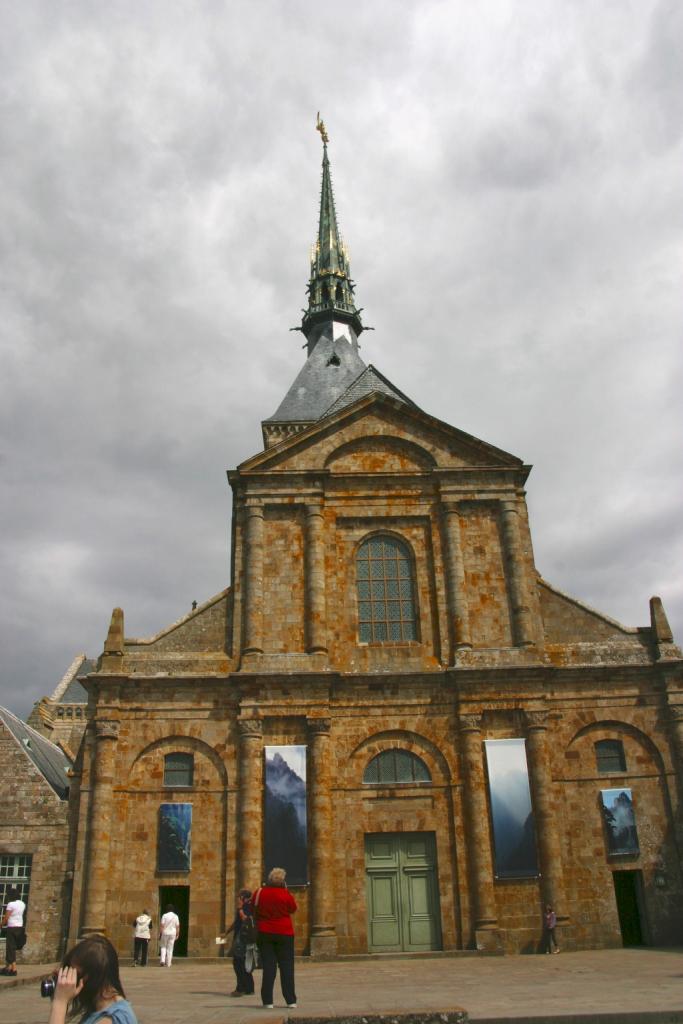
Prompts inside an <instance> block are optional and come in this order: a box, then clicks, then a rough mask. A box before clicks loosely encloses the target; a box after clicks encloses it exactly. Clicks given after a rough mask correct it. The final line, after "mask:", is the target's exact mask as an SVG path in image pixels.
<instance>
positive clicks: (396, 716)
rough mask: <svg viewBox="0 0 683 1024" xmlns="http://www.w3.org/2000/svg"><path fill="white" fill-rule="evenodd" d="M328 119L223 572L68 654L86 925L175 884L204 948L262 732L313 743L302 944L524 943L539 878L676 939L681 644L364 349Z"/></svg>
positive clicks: (574, 917) (117, 926)
mask: <svg viewBox="0 0 683 1024" xmlns="http://www.w3.org/2000/svg"><path fill="white" fill-rule="evenodd" d="M323 131H324V129H323ZM323 139H324V142H325V145H324V155H323V175H322V188H321V202H320V224H319V234H318V241H317V244H316V247H315V250H314V253H313V258H312V264H311V277H310V282H309V287H308V297H309V304H308V309H307V311H306V313H305V315H304V318H303V322H302V327H301V329H302V331H303V333H304V336H305V338H306V342H307V358H306V361H305V363H304V365H303V367H302V369H301V372H300V373H299V375H298V377H297V379H296V380H295V381H294V384H293V385H292V387H291V388H290V391H289V392H288V393H287V395H286V396H285V398H284V400H283V402H282V403H281V405H280V407H279V409H278V410H277V411H276V412H275V414H274V415H273V416H271V417H270V418H269V419H266V420H264V422H263V438H264V448H263V450H262V451H260V452H258V453H257V454H255V455H253V456H252V457H250V458H248V459H247V460H246V461H245V462H243V463H242V464H241V465H240V466H239V467H238V468H237V469H235V470H233V471H231V472H229V473H228V478H229V482H230V486H231V487H232V491H233V512H232V559H231V575H230V585H229V587H228V588H227V589H226V590H225V591H223V592H222V593H220V594H218V595H217V596H215V597H213V598H211V599H210V600H208V601H206V602H205V603H204V604H202V605H200V606H199V607H197V608H195V609H193V611H192V612H191V613H190V614H188V615H186V616H185V617H183V618H182V619H180V620H179V621H178V622H175V623H173V624H172V625H171V626H169V627H168V628H166V629H164V630H162V631H161V632H160V633H158V634H157V635H155V636H153V637H151V638H147V639H134V638H132V637H130V636H126V635H125V631H124V620H123V612H122V611H121V610H120V609H116V610H115V611H114V613H113V616H112V620H111V625H110V628H109V633H108V636H107V639H106V642H105V646H104V651H103V653H102V655H101V657H100V659H99V662H98V664H97V667H96V670H94V671H92V672H90V673H89V674H87V675H85V676H83V677H82V678H81V681H82V684H83V686H84V687H85V689H86V691H87V694H88V707H87V719H88V725H87V728H86V730H85V734H84V739H83V743H82V745H81V748H80V752H79V755H78V760H77V763H76V771H75V775H74V778H73V779H72V787H71V800H72V806H73V808H74V817H75V820H76V824H75V826H74V830H73V835H72V852H71V858H72V868H73V873H74V880H73V899H72V905H71V922H70V933H71V939H75V938H76V937H77V936H78V935H83V934H88V933H90V932H94V931H106V933H107V934H109V935H110V936H111V937H112V939H113V941H114V943H115V944H116V945H117V947H118V948H119V950H120V951H121V952H122V953H128V951H129V947H130V934H131V929H130V924H131V920H132V919H133V918H134V916H135V915H136V914H137V913H139V912H140V910H141V908H142V907H143V906H146V907H149V908H150V909H151V910H152V911H153V913H154V914H155V916H157V915H158V911H159V906H160V904H163V903H164V902H166V901H167V900H168V901H170V902H174V903H176V904H177V905H180V907H181V909H182V915H181V916H183V917H184V938H185V941H186V945H187V952H188V954H189V955H204V956H207V955H213V954H215V951H216V946H215V943H214V939H215V936H216V935H217V934H218V932H220V931H221V930H223V929H224V927H225V925H226V922H228V921H229V920H230V918H231V914H232V908H233V906H234V899H235V893H236V890H237V889H238V888H239V887H240V886H242V885H247V886H249V887H254V886H256V885H257V884H258V883H259V882H260V881H261V880H262V879H263V877H264V872H265V871H266V870H267V869H268V868H270V867H272V866H273V865H272V864H266V863H264V853H263V851H264V826H263V790H264V748H265V747H266V746H269V745H290V744H296V745H301V746H305V747H306V749H307V812H308V877H309V881H308V884H306V885H302V886H300V887H295V889H294V892H295V896H296V898H297V901H298V903H299V907H300V910H299V913H298V914H297V919H296V930H297V944H298V948H299V951H300V952H310V953H312V954H313V955H318V956H325V955H334V954H342V953H344V954H349V953H365V952H367V951H368V950H369V951H381V950H396V951H400V950H416V949H422V950H428V949H446V950H455V949H465V948H473V947H477V948H480V949H500V948H502V949H504V950H506V951H508V952H521V951H530V950H532V949H534V948H535V947H536V944H537V941H538V937H539V932H540V917H541V908H542V905H543V904H544V903H545V902H546V901H550V902H552V903H553V905H554V906H555V908H556V909H557V913H558V917H559V919H560V926H561V931H560V935H561V939H560V942H561V945H563V946H564V947H565V948H586V947H600V946H610V945H619V944H621V942H622V939H623V940H625V941H631V940H633V941H638V936H637V933H636V932H633V931H629V927H630V925H629V924H628V920H627V919H628V916H629V914H630V915H631V916H633V915H634V914H635V917H636V919H637V920H636V922H635V924H634V927H636V925H637V929H638V930H639V935H640V939H641V940H642V941H643V942H646V943H652V944H662V943H668V942H674V941H675V940H677V939H678V940H679V941H680V927H679V922H680V919H681V913H682V912H683V885H682V880H681V843H682V841H683V831H682V829H681V798H682V796H683V790H682V787H683V662H682V660H681V652H680V650H679V649H678V648H677V647H676V646H675V645H674V643H673V638H672V636H671V631H670V629H669V627H668V624H667V621H666V616H665V614H664V610H663V608H662V606H661V602H660V601H659V600H658V599H657V598H653V599H652V601H651V606H650V612H651V614H650V624H649V625H648V626H646V627H639V628H627V627H624V626H622V625H620V624H618V623H616V622H614V621H612V620H611V619H609V618H608V617H606V616H604V615H602V614H600V613H599V612H596V611H594V610H593V609H591V608H588V607H587V606H585V605H583V604H582V603H580V602H579V601H577V600H575V599H573V598H571V597H569V596H567V595H566V594H563V593H562V592H560V591H559V590H557V589H556V588H554V587H553V586H552V585H551V584H549V583H548V582H546V581H545V580H544V579H542V578H541V577H540V575H539V573H538V571H537V569H536V567H535V564H534V557H533V550H532V543H531V533H530V528H529V521H528V516H527V506H526V501H525V486H526V481H527V477H528V475H529V471H530V467H529V466H527V465H525V464H524V463H523V461H522V460H520V459H519V458H517V457H516V456H513V455H511V454H509V453H507V452H506V451H503V450H501V449H499V448H495V447H493V446H492V445H490V444H487V443H485V442H483V441H480V440H478V439H476V438H474V437H471V436H470V435H468V434H466V433H464V432H463V431H462V430H459V429H457V428H456V427H453V426H450V425H449V424H447V423H444V422H441V421H439V420H437V419H435V418H434V417H433V416H430V415H429V414H428V413H426V412H424V411H422V410H421V409H420V408H418V407H417V406H416V405H415V403H414V402H413V401H412V400H411V399H409V398H408V397H407V396H406V395H404V394H402V393H401V392H400V391H399V390H398V389H397V388H395V387H394V385H393V384H391V382H390V381H389V380H388V379H387V378H386V377H384V376H383V374H382V373H380V372H379V370H377V369H376V368H375V367H373V366H372V365H366V364H365V363H364V362H363V361H362V360H361V358H360V355H359V352H358V343H357V339H358V335H359V334H360V333H361V331H362V329H363V325H362V322H361V317H360V311H359V310H358V309H357V307H356V302H355V292H354V288H355V286H354V284H353V281H352V280H351V277H350V269H349V264H348V257H347V254H346V252H345V250H344V247H343V245H342V243H341V239H340V236H339V232H338V227H337V220H336V214H335V208H334V199H333V193H332V186H331V179H330V169H329V160H328V154H327V143H326V138H325V136H324V135H323ZM568 486H569V484H568ZM51 713H52V712H51ZM496 739H498V740H501V739H511V740H524V741H525V743H524V750H525V753H526V765H527V772H528V782H529V787H530V796H531V804H532V807H533V821H534V826H535V852H536V856H537V864H538V870H537V872H535V874H533V873H532V874H531V875H527V876H525V877H521V876H520V877H503V876H501V874H500V872H498V871H497V870H496V859H495V847H494V836H493V832H492V807H491V785H490V783H491V780H490V778H489V771H488V766H487V757H486V753H485V747H484V743H485V742H486V741H492V740H496ZM605 752H607V755H608V756H607V757H606V756H605ZM610 758H611V760H610ZM604 789H614V790H619V789H625V790H627V791H630V793H631V794H632V801H633V805H634V807H635V811H636V820H637V830H638V840H639V842H638V850H637V851H634V850H632V851H631V852H629V853H626V854H623V853H621V854H618V855H615V854H614V852H613V851H610V849H609V848H608V844H607V839H606V832H605V819H604V814H603V812H602V809H601V804H600V793H601V791H602V790H604ZM169 803H170V804H175V803H178V804H180V803H182V804H187V803H189V804H191V805H192V812H191V813H192V858H191V866H188V868H187V869H186V870H182V871H170V872H169V871H167V870H165V871H160V870H159V864H158V861H157V847H158V827H159V809H160V807H161V805H162V804H169ZM616 876H620V877H616Z"/></svg>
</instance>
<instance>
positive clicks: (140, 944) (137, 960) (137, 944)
mask: <svg viewBox="0 0 683 1024" xmlns="http://www.w3.org/2000/svg"><path fill="white" fill-rule="evenodd" d="M151 924H152V918H151V917H150V915H149V911H147V910H143V911H142V913H141V914H138V916H137V917H136V918H135V924H134V926H133V927H134V936H133V939H134V941H133V967H137V965H138V964H140V966H141V967H146V966H147V953H148V951H149V940H150V939H151V937H152V936H151V932H150V926H151Z"/></svg>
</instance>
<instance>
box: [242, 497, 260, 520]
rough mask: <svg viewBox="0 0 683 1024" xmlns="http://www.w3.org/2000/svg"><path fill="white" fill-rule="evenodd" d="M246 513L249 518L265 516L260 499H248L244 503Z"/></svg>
mask: <svg viewBox="0 0 683 1024" xmlns="http://www.w3.org/2000/svg"><path fill="white" fill-rule="evenodd" d="M244 513H245V515H247V516H259V517H262V516H263V502H262V501H261V499H260V498H247V500H246V501H245V502H244Z"/></svg>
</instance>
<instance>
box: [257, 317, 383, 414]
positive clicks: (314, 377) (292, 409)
mask: <svg viewBox="0 0 683 1024" xmlns="http://www.w3.org/2000/svg"><path fill="white" fill-rule="evenodd" d="M365 369H367V367H366V365H365V363H364V362H363V360H362V359H361V357H360V356H359V355H358V349H357V348H356V346H355V345H352V344H351V342H350V341H349V340H348V338H346V337H343V336H340V337H338V338H337V339H336V340H333V339H332V337H331V335H328V334H324V335H323V336H322V337H321V338H320V339H319V341H318V342H317V344H316V346H315V348H314V349H313V351H312V352H311V354H310V356H309V357H308V359H307V360H306V362H305V363H304V365H303V366H302V368H301V370H300V372H299V374H298V376H297V377H296V380H295V381H294V383H293V384H292V386H291V387H290V389H289V391H288V392H287V394H286V395H285V397H284V398H283V400H282V402H281V403H280V405H279V406H278V408H277V410H276V412H275V413H274V414H273V415H272V416H270V417H269V418H268V419H267V420H264V421H263V422H264V423H315V422H316V420H319V419H320V418H321V417H322V416H323V415H325V413H326V411H327V410H328V409H329V408H330V406H331V405H332V404H333V403H334V402H336V401H337V399H338V398H339V397H340V395H342V394H343V393H344V392H345V391H346V390H347V388H348V387H349V385H350V384H352V383H353V382H354V381H355V380H356V379H357V378H358V377H359V376H360V374H361V373H362V372H363V371H364V370H365Z"/></svg>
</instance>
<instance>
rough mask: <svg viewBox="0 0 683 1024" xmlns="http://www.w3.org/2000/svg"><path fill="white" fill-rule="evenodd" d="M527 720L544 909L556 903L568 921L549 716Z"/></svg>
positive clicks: (528, 716) (543, 713)
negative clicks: (550, 751)
mask: <svg viewBox="0 0 683 1024" xmlns="http://www.w3.org/2000/svg"><path fill="white" fill-rule="evenodd" d="M525 719H526V725H527V740H526V749H527V763H528V766H529V781H530V783H531V796H532V799H533V808H534V822H535V825H536V840H537V842H538V855H539V859H540V865H539V866H540V870H541V893H542V899H543V903H544V905H545V904H546V903H552V905H553V907H554V909H555V913H556V914H557V916H558V918H563V919H564V920H566V915H565V912H564V883H563V873H562V847H561V844H560V835H559V832H558V830H557V823H558V820H559V819H558V814H557V806H558V800H557V797H556V794H555V786H554V784H553V778H552V774H551V771H550V754H549V751H548V714H547V712H546V711H526V712H525Z"/></svg>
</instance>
